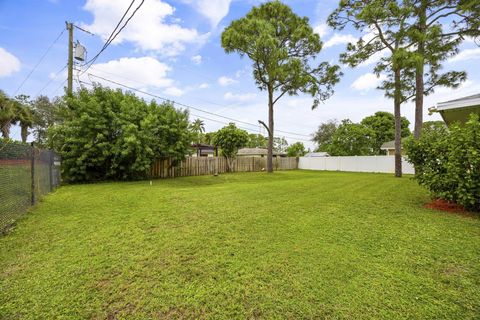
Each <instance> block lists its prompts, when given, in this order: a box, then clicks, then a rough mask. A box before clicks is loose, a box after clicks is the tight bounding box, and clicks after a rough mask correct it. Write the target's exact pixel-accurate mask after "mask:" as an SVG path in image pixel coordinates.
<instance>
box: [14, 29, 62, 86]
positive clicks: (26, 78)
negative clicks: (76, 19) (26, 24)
mask: <svg viewBox="0 0 480 320" xmlns="http://www.w3.org/2000/svg"><path fill="white" fill-rule="evenodd" d="M64 32H65V29H63V30H62V32H60V34H59V35H58V36H57V37H56V38H55V40H53V42H52V43H51V44H50V45H49V46H48V48H47V50H46V51H45V53H44V54H43V55H42V56H41V57H40V59H39V60H38V62H37V64H36V65H35V66H34V67H33V69H32V70H30V72H29V73H28V74H27V76H26V77H25V79H23V81H22V83H21V84H20V86H18V88H17V90H15V93H14V94H13V95H16V94H17V92H18V91H19V90H20V89H21V88H22V87H23V85H24V84H25V82H27V80H28V79H29V78H30V76H31V75H32V73H33V72H34V71H35V70H36V69H37V67H38V66H39V65H40V63H42V61H43V59H45V57H46V56H47V54H48V53H49V52H50V49H52V47H53V45H54V44H55V43H57V41H58V40H59V39H60V37H61V36H62V35H63V33H64Z"/></svg>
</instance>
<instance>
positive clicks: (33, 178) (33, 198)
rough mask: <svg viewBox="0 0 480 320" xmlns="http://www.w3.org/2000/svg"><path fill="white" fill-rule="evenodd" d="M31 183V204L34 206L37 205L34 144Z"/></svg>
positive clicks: (32, 148)
mask: <svg viewBox="0 0 480 320" xmlns="http://www.w3.org/2000/svg"><path fill="white" fill-rule="evenodd" d="M31 146H32V147H31V169H30V171H31V180H32V181H31V182H32V195H31V202H32V206H33V205H34V204H35V146H34V145H33V142H32V144H31Z"/></svg>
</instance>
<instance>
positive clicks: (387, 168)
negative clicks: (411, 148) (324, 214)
mask: <svg viewBox="0 0 480 320" xmlns="http://www.w3.org/2000/svg"><path fill="white" fill-rule="evenodd" d="M298 168H299V169H305V170H327V171H351V172H384V173H394V172H395V156H352V157H301V158H300V159H299V163H298ZM402 171H403V173H406V174H414V173H415V169H414V168H413V165H412V164H411V163H409V162H407V161H406V160H405V158H402Z"/></svg>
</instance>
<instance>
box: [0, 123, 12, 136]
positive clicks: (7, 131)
mask: <svg viewBox="0 0 480 320" xmlns="http://www.w3.org/2000/svg"><path fill="white" fill-rule="evenodd" d="M0 131H2V137H4V138H5V139H8V138H10V122H7V123H4V124H2V125H1V127H0Z"/></svg>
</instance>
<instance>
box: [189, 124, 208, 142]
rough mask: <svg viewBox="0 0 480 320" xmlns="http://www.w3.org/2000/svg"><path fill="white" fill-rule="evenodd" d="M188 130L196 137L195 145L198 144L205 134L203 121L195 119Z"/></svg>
mask: <svg viewBox="0 0 480 320" xmlns="http://www.w3.org/2000/svg"><path fill="white" fill-rule="evenodd" d="M190 129H191V130H192V132H193V133H194V134H195V136H196V140H197V141H195V142H196V143H200V141H201V139H202V134H203V133H204V132H205V123H204V122H203V120H200V119H195V121H193V122H192V124H191V125H190Z"/></svg>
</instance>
